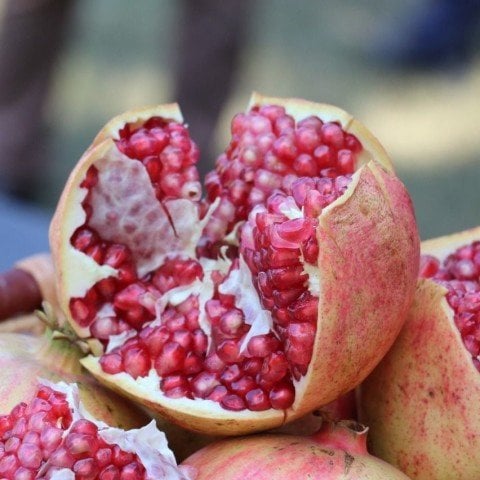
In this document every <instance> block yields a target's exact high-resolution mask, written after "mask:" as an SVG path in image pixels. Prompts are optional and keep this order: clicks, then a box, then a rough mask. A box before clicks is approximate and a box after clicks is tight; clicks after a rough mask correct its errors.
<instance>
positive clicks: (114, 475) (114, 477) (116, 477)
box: [98, 465, 120, 480]
mask: <svg viewBox="0 0 480 480" xmlns="http://www.w3.org/2000/svg"><path fill="white" fill-rule="evenodd" d="M98 478H99V480H120V470H119V469H118V467H116V466H115V465H109V466H108V467H106V468H105V469H104V470H102V471H101V472H100V475H99V476H98Z"/></svg>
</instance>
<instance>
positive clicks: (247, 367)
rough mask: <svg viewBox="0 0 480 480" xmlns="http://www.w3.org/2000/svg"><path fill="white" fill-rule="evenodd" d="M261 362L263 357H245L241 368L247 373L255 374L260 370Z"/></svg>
mask: <svg viewBox="0 0 480 480" xmlns="http://www.w3.org/2000/svg"><path fill="white" fill-rule="evenodd" d="M262 364H263V359H260V358H247V359H245V360H244V361H243V364H242V370H243V371H244V372H245V373H247V374H249V375H256V374H257V373H258V372H260V370H261V368H262Z"/></svg>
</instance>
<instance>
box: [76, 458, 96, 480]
mask: <svg viewBox="0 0 480 480" xmlns="http://www.w3.org/2000/svg"><path fill="white" fill-rule="evenodd" d="M72 470H73V472H74V473H75V475H76V476H78V477H79V478H95V476H96V475H97V474H98V466H97V465H96V463H95V460H94V459H93V458H84V459H82V460H77V461H76V462H75V463H74V464H73V469H72Z"/></svg>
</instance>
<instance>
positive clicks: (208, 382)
mask: <svg viewBox="0 0 480 480" xmlns="http://www.w3.org/2000/svg"><path fill="white" fill-rule="evenodd" d="M217 385H220V381H219V376H218V374H217V373H210V372H201V373H199V374H198V375H197V376H196V377H195V378H194V379H193V380H192V382H191V388H192V392H193V394H194V395H195V396H196V397H200V398H206V397H207V396H208V395H210V393H211V392H212V390H213V389H214V388H215V387H216V386H217Z"/></svg>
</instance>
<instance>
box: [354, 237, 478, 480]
mask: <svg viewBox="0 0 480 480" xmlns="http://www.w3.org/2000/svg"><path fill="white" fill-rule="evenodd" d="M479 247H480V228H476V229H473V230H469V231H465V232H461V233H457V234H454V235H450V236H446V237H441V238H437V239H434V240H429V241H426V242H423V243H422V253H423V256H422V261H421V265H420V277H421V279H420V280H419V282H418V287H417V291H416V295H415V300H414V303H413V306H412V308H411V310H410V312H409V315H408V317H407V321H406V323H405V326H404V327H403V329H402V331H401V333H400V335H399V337H398V339H397V341H396V342H395V344H394V346H393V348H392V350H391V351H390V352H389V353H388V354H387V356H386V357H385V358H384V360H382V362H381V363H380V364H379V366H378V367H377V368H376V369H375V370H374V372H373V373H372V374H371V375H370V376H369V377H368V378H367V380H366V381H365V382H364V384H363V385H362V387H361V417H362V420H363V421H365V422H368V424H369V425H370V426H371V436H370V439H371V442H372V448H373V451H374V452H375V454H376V455H379V456H380V457H381V458H383V459H384V460H386V461H388V462H390V463H393V464H395V465H397V466H398V467H399V468H400V469H402V470H403V471H404V472H405V473H407V474H408V475H409V476H411V477H412V478H415V479H431V478H435V479H438V480H444V479H445V480H446V479H450V478H455V479H459V480H460V479H472V478H477V477H478V475H479V467H478V466H479V465H480V454H479V452H480V437H479V433H478V432H479V431H480V425H479V421H478V418H480V408H479V407H478V400H479V399H480V379H479V371H478V370H479V358H478V355H479V350H478V341H479V339H480V338H479V336H478V333H477V332H478V331H480V330H479V328H480V313H479V312H480V283H479V281H480V268H479V267H480V255H479V251H480V248H479Z"/></svg>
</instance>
